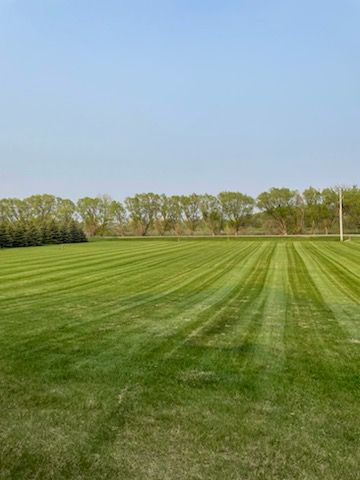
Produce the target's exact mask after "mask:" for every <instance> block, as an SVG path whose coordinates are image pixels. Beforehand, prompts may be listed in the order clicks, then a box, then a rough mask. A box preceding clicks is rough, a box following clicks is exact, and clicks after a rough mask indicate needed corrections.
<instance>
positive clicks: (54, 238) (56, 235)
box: [49, 220, 61, 244]
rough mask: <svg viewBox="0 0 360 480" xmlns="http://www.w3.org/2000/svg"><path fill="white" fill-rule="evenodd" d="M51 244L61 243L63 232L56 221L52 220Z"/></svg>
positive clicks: (50, 230) (50, 229)
mask: <svg viewBox="0 0 360 480" xmlns="http://www.w3.org/2000/svg"><path fill="white" fill-rule="evenodd" d="M49 243H51V244H58V243H61V232H60V229H59V227H58V224H57V223H56V222H55V220H52V221H51V222H50V224H49Z"/></svg>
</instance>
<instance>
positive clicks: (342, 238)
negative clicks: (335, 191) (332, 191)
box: [339, 188, 344, 242]
mask: <svg viewBox="0 0 360 480" xmlns="http://www.w3.org/2000/svg"><path fill="white" fill-rule="evenodd" d="M339 222H340V242H343V241H344V227H343V192H342V188H339Z"/></svg>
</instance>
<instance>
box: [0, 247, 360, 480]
mask: <svg viewBox="0 0 360 480" xmlns="http://www.w3.org/2000/svg"><path fill="white" fill-rule="evenodd" d="M0 308H1V310H0V317H1V318H0V478H1V479H2V480H3V479H20V480H27V479H37V480H42V479H63V478H64V479H65V478H69V479H84V480H85V479H86V480H92V479H101V480H104V479H139V480H141V479H144V480H145V479H146V480H148V479H149V480H162V479H166V480H168V479H169V480H172V479H206V480H208V479H221V480H223V479H224V480H228V479H239V480H240V479H241V480H250V479H264V480H269V479H279V480H294V479H299V480H306V479H326V480H331V479H339V480H351V479H359V478H360V474H359V465H360V389H359V387H360V381H359V378H360V243H357V242H356V241H350V242H345V243H344V244H340V243H338V242H335V241H301V240H291V239H289V240H281V239H267V240H261V241H259V240H243V239H241V240H237V239H233V240H184V241H174V240H149V239H147V240H115V241H99V242H90V243H89V244H83V245H66V246H65V247H61V246H49V247H37V248H25V249H10V250H3V251H0Z"/></svg>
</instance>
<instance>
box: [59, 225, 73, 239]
mask: <svg viewBox="0 0 360 480" xmlns="http://www.w3.org/2000/svg"><path fill="white" fill-rule="evenodd" d="M59 238H60V243H70V242H71V235H70V230H69V226H68V225H67V224H66V223H62V224H61V225H59Z"/></svg>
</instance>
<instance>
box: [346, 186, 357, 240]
mask: <svg viewBox="0 0 360 480" xmlns="http://www.w3.org/2000/svg"><path fill="white" fill-rule="evenodd" d="M343 198H344V199H343V205H344V214H345V219H346V224H347V228H348V229H349V230H354V231H357V230H358V229H359V228H360V189H359V188H358V187H357V186H355V185H354V186H353V187H351V188H347V189H344V195H343Z"/></svg>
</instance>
